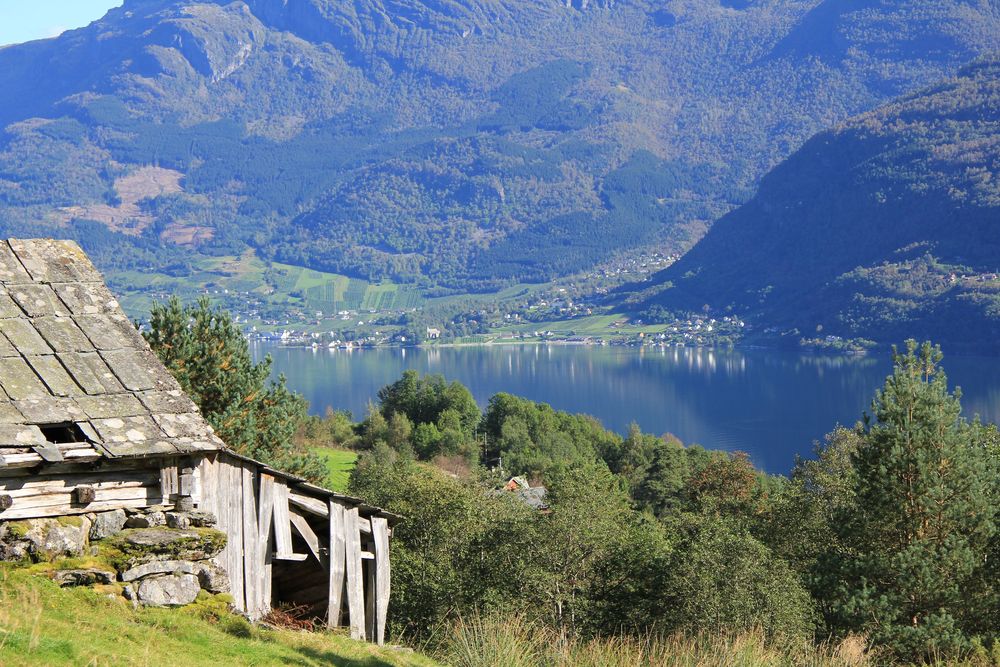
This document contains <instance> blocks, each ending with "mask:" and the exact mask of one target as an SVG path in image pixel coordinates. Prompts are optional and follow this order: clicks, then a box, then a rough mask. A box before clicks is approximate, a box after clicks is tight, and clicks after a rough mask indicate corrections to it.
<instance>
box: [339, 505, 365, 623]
mask: <svg viewBox="0 0 1000 667" xmlns="http://www.w3.org/2000/svg"><path fill="white" fill-rule="evenodd" d="M344 551H345V552H346V553H345V556H346V561H347V567H346V573H347V608H348V621H349V622H350V624H351V638H352V639H364V638H365V599H364V598H365V589H364V585H365V583H364V576H363V574H362V571H361V570H362V568H361V532H360V530H359V529H358V508H357V507H352V508H351V509H349V510H347V511H346V512H344Z"/></svg>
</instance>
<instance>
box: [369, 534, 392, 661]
mask: <svg viewBox="0 0 1000 667" xmlns="http://www.w3.org/2000/svg"><path fill="white" fill-rule="evenodd" d="M371 522H372V538H373V539H374V542H375V563H374V567H373V569H374V570H375V637H374V640H375V641H377V642H378V643H379V645H380V646H381V645H382V644H385V625H386V619H387V618H388V615H389V581H390V580H389V577H390V572H389V523H388V522H387V521H386V520H385V519H383V518H382V517H377V516H373V517H372V518H371Z"/></svg>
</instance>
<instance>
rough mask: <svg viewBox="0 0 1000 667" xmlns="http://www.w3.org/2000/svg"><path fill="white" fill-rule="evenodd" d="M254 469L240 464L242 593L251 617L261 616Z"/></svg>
mask: <svg viewBox="0 0 1000 667" xmlns="http://www.w3.org/2000/svg"><path fill="white" fill-rule="evenodd" d="M254 472H255V471H254V469H253V468H251V467H250V465H249V464H243V465H242V466H241V475H242V481H243V512H242V514H243V516H242V519H243V576H244V585H243V590H244V595H245V596H246V602H247V606H246V612H247V614H248V615H249V616H250V618H251V619H253V620H257V619H258V618H260V617H261V614H260V609H259V604H260V577H261V574H262V573H261V571H260V570H259V567H258V557H257V549H258V548H259V543H260V542H259V539H258V531H257V500H256V499H257V494H256V491H255V489H254Z"/></svg>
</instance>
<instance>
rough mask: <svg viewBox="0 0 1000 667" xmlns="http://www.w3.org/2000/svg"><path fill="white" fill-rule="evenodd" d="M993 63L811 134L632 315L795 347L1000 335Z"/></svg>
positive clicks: (997, 64) (991, 341)
mask: <svg viewBox="0 0 1000 667" xmlns="http://www.w3.org/2000/svg"><path fill="white" fill-rule="evenodd" d="M998 176H1000V57H998V56H993V57H987V58H984V59H982V60H980V61H978V62H976V63H975V64H972V65H970V66H968V67H966V68H964V69H962V70H961V72H960V74H959V75H958V76H957V77H954V78H950V79H947V80H946V81H944V82H942V83H939V84H937V85H935V86H932V87H930V88H927V89H925V90H923V91H921V92H919V93H916V94H913V95H909V96H905V97H903V98H901V99H899V100H897V101H895V102H893V103H891V104H888V105H885V106H883V107H880V108H879V109H877V110H874V111H872V112H869V113H866V114H862V115H860V116H857V117H855V118H853V119H851V120H850V121H848V122H846V123H844V124H842V125H840V126H838V127H837V128H836V129H834V130H830V131H827V132H823V133H820V134H818V135H817V136H815V137H813V138H812V139H810V140H809V141H808V142H806V144H805V145H804V146H803V147H802V149H801V150H799V151H797V152H796V153H795V154H794V155H793V156H791V157H790V158H789V159H788V160H786V161H785V162H783V163H782V164H781V165H780V166H778V167H777V168H776V169H774V170H773V171H772V172H771V173H770V174H768V175H767V176H766V177H765V178H764V179H763V181H762V183H761V187H760V191H759V192H758V194H757V195H756V197H754V199H753V200H752V201H750V202H749V203H747V204H746V205H745V206H743V207H741V208H739V209H737V210H736V211H734V212H732V213H730V214H729V215H727V216H725V217H724V218H722V219H721V220H720V221H719V222H717V223H716V224H715V226H714V227H713V228H712V229H711V231H709V233H708V234H707V235H706V236H705V237H704V238H703V239H702V240H701V242H699V243H698V244H697V245H696V246H695V247H694V248H693V249H692V250H691V251H690V252H689V253H688V254H687V255H685V256H684V257H683V258H682V259H681V260H680V261H679V262H677V263H676V264H675V265H673V266H672V267H670V268H669V269H667V270H665V271H664V272H662V273H661V274H660V275H658V276H656V277H655V280H654V282H655V285H656V286H655V287H647V286H644V287H643V288H642V289H639V290H638V291H634V292H633V293H631V294H630V295H629V296H628V300H629V301H630V302H631V303H632V304H634V306H633V307H634V308H636V309H637V310H645V309H649V308H653V311H654V312H660V311H659V309H667V310H669V309H682V310H683V309H692V308H705V307H707V308H708V309H709V310H718V311H733V312H740V313H743V314H746V315H749V316H752V317H753V318H754V320H755V321H756V322H757V323H758V324H759V325H760V326H762V327H763V326H768V327H771V328H773V329H774V330H775V332H777V333H783V334H785V335H786V336H787V338H788V339H789V340H795V341H797V340H798V339H799V338H807V339H808V338H821V339H822V338H825V337H826V336H840V337H864V338H869V339H874V340H878V341H886V342H899V340H901V339H902V338H903V337H909V336H915V337H930V338H933V339H934V340H936V341H940V342H946V343H949V344H950V345H951V347H952V349H955V348H963V347H964V348H969V349H984V348H985V349H992V350H995V349H997V341H998V340H1000V277H998V276H1000V236H998V234H997V231H998V228H997V227H998V224H1000V178H998Z"/></svg>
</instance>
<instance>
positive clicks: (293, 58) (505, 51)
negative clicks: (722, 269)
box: [0, 0, 1000, 308]
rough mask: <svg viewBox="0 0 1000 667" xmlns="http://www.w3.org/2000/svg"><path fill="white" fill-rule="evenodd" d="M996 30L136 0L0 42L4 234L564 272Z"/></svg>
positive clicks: (993, 11) (665, 223) (441, 282)
mask: <svg viewBox="0 0 1000 667" xmlns="http://www.w3.org/2000/svg"><path fill="white" fill-rule="evenodd" d="M998 48H1000V12H998V9H997V7H996V4H995V3H994V2H980V3H969V2H966V1H964V0H904V1H901V2H900V1H890V0H850V1H849V2H844V1H843V0H777V1H774V2H771V1H768V2H765V1H763V0H740V1H739V2H736V1H734V0H700V1H699V2H681V1H679V0H669V1H667V2H661V1H657V2H652V1H651V0H635V1H634V2H607V1H605V0H598V1H595V2H587V1H585V2H580V1H579V0H572V1H566V0H541V1H535V0H532V1H528V0H515V1H513V2H503V3H501V2H497V1H496V0H460V1H459V2H454V3H450V4H449V3H441V2H439V1H438V0H401V1H400V2H394V3H383V2H382V1H381V0H361V1H360V2H357V3H342V2H334V1H333V0H299V1H298V2H294V3H287V2H281V1H280V0H248V1H247V2H229V0H218V1H214V2H210V1H207V0H202V1H200V2H197V1H195V2H180V1H179V0H141V1H140V0H127V1H126V2H125V3H124V5H123V6H122V7H121V8H117V9H113V10H111V11H110V12H109V13H108V14H107V16H106V17H104V18H103V19H101V20H100V21H97V22H95V23H94V24H92V25H91V26H89V27H86V28H82V29H79V30H72V31H69V32H67V33H64V34H63V35H62V36H60V37H58V38H55V39H50V40H40V41H36V42H31V43H28V44H22V45H17V46H11V47H6V48H3V49H0V98H2V99H4V100H5V101H9V102H7V103H5V104H4V105H2V107H0V127H2V128H3V131H2V132H0V221H2V223H0V231H2V232H3V233H4V234H7V235H53V236H70V237H74V238H76V239H78V240H79V241H81V243H82V244H83V245H84V247H85V249H86V250H87V251H88V252H89V253H90V254H91V256H92V257H94V258H95V260H96V261H97V263H98V264H99V266H100V267H101V268H102V269H104V270H105V271H108V272H110V273H112V274H116V273H121V272H128V271H134V272H141V273H144V274H150V273H165V274H168V275H171V276H173V277H176V278H178V279H179V280H181V281H182V282H187V283H189V284H194V283H196V282H197V281H198V280H199V276H198V275H197V273H198V267H197V266H196V265H195V266H194V267H191V266H190V265H191V264H192V258H205V257H209V258H211V257H218V256H240V255H241V254H242V253H243V252H244V251H246V250H247V249H248V248H252V249H254V250H255V251H256V252H257V254H258V256H260V257H261V258H262V259H263V260H266V261H271V260H275V261H279V262H282V263H285V264H289V265H294V266H304V267H308V268H310V269H314V270H317V271H323V272H329V273H333V274H338V275H344V276H350V277H353V278H354V279H357V280H362V279H363V280H366V281H368V282H370V283H376V284H377V283H381V282H382V281H384V280H389V281H392V282H393V283H400V284H413V285H416V286H418V287H421V288H426V289H430V290H434V292H433V293H434V294H438V295H440V294H444V293H449V292H450V293H455V292H468V291H470V290H471V291H488V290H493V289H496V288H497V287H500V286H505V285H509V284H512V283H515V282H544V281H548V280H551V279H553V278H555V277H558V276H564V275H568V274H572V273H575V272H578V271H581V270H583V269H586V268H588V267H591V266H593V265H594V264H596V263H598V262H600V261H603V260H606V259H607V258H608V257H609V256H611V255H612V254H614V253H616V252H621V251H628V250H630V249H634V248H640V247H651V246H654V247H658V248H660V249H668V250H683V249H686V248H687V247H689V246H690V245H691V244H692V243H693V242H694V241H695V240H696V239H697V238H699V237H700V236H701V235H702V234H703V233H704V231H705V230H706V229H707V227H708V226H709V225H710V224H711V222H712V221H713V220H715V219H717V218H718V217H720V216H721V215H723V214H724V213H726V212H727V211H729V210H731V209H733V208H734V207H735V206H737V205H738V204H740V203H742V202H744V201H746V200H747V199H748V198H749V196H750V193H752V192H753V191H754V189H755V188H756V186H757V183H758V180H759V178H760V177H761V175H763V174H764V173H766V172H767V170H768V169H770V168H771V167H773V166H774V165H775V164H777V163H778V162H779V161H780V160H781V159H783V158H785V157H787V156H788V155H790V154H791V153H792V152H793V151H794V150H795V149H796V148H797V147H798V146H799V145H800V144H801V142H802V141H804V140H805V139H806V138H807V137H809V136H810V135H812V134H814V133H815V132H817V131H819V130H822V129H824V128H827V127H830V126H832V125H834V124H836V123H838V122H840V121H842V120H843V119H845V118H848V117H850V116H851V115H854V114H857V113H860V112H864V111H867V110H869V109H872V108H874V107H876V106H877V105H878V104H880V103H883V102H885V101H887V100H889V99H891V98H892V97H894V96H896V95H899V94H901V93H905V92H908V91H911V90H914V89H916V88H918V87H920V86H925V85H929V84H930V83H932V82H933V81H935V80H939V79H940V78H942V77H945V76H949V75H951V74H953V73H954V71H955V70H956V68H957V67H958V66H959V65H960V64H961V63H965V62H968V61H969V60H970V59H972V58H974V57H976V56H978V55H981V54H984V53H987V52H989V51H991V50H993V49H998ZM194 263H195V264H197V262H194ZM123 282H124V281H123ZM312 287H314V288H315V287H317V286H316V285H313V286H312ZM359 289H360V287H359V286H358V284H357V283H355V284H354V287H351V286H350V285H348V286H346V287H344V288H343V290H342V291H341V287H340V286H328V287H323V289H322V290H319V289H313V290H312V291H308V294H307V295H305V296H304V297H303V298H305V299H306V300H308V301H309V302H310V304H311V305H316V304H323V307H327V306H329V307H331V308H337V307H339V304H340V303H341V302H342V301H343V302H349V301H350V300H351V298H352V297H351V296H349V295H354V294H356V292H357V291H358V290H359ZM391 291H392V290H389V289H387V290H384V293H383V294H379V295H378V296H374V293H373V296H372V297H371V299H374V301H372V300H367V301H365V302H364V304H363V305H372V304H374V306H375V307H376V308H377V307H379V304H382V305H385V304H386V303H388V302H389V301H393V302H394V303H395V302H396V301H397V300H398V301H399V305H403V304H405V303H408V301H407V300H408V299H409V298H410V297H407V296H401V295H400V294H395V295H393V296H386V295H385V294H388V293H389V292H391ZM342 295H343V298H341V297H342ZM364 298H365V299H369V297H364ZM316 307H319V306H316Z"/></svg>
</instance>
